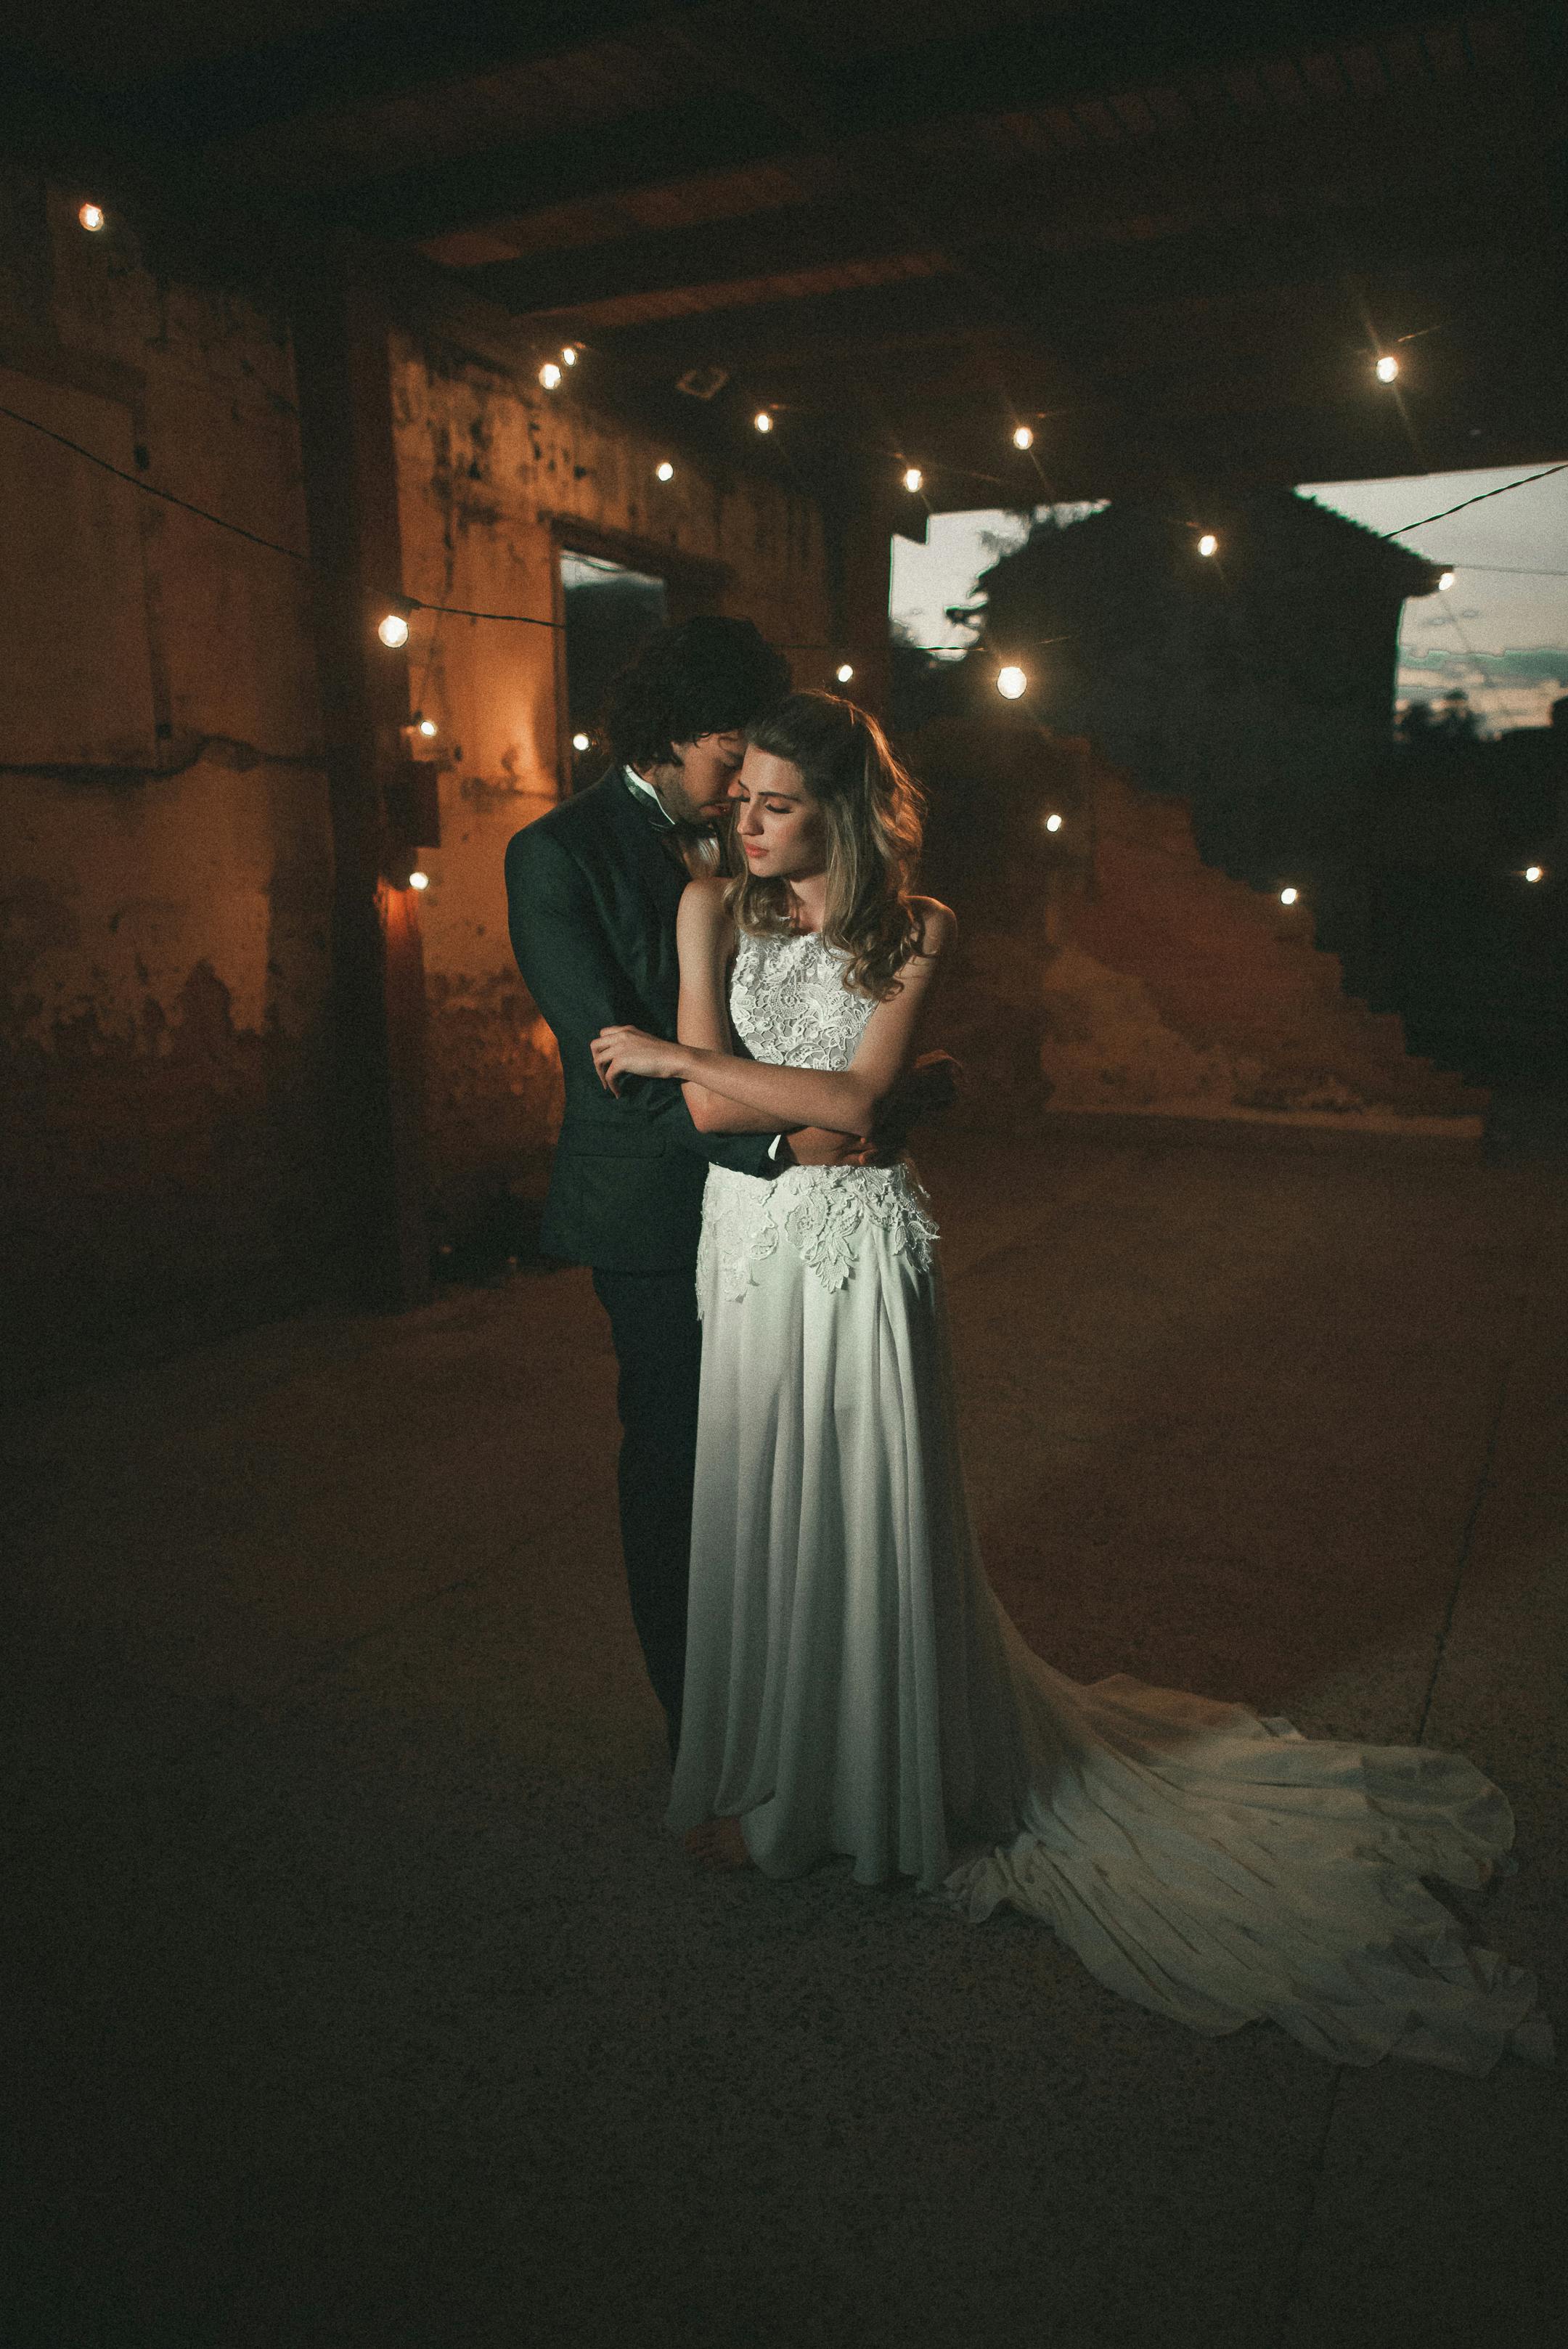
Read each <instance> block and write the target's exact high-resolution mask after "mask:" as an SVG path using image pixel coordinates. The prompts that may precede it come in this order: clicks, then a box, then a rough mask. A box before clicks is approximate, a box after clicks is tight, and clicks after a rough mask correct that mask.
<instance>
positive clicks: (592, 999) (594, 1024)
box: [506, 824, 779, 1174]
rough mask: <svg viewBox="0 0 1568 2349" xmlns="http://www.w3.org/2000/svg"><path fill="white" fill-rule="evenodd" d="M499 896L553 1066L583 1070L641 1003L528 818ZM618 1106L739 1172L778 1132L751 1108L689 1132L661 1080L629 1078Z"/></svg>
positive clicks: (588, 908)
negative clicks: (632, 1081)
mask: <svg viewBox="0 0 1568 2349" xmlns="http://www.w3.org/2000/svg"><path fill="white" fill-rule="evenodd" d="M506 895H507V905H508V912H509V918H510V922H511V929H512V943H513V947H514V951H515V953H516V957H517V963H518V968H520V969H521V971H522V973H523V977H524V980H525V981H526V982H527V986H528V991H529V993H530V994H531V995H532V996H533V998H534V1000H535V1003H537V1005H538V1006H539V1009H540V1010H541V1011H542V1012H543V1013H544V1015H545V1019H546V1020H547V1021H548V1023H549V1025H550V1027H551V1028H552V1029H553V1030H554V1031H555V1035H556V1042H557V1043H558V1044H559V1046H560V1048H561V1059H562V1062H563V1065H564V1066H566V1067H567V1068H568V1070H571V1069H581V1070H584V1071H585V1072H586V1070H587V1067H589V1066H591V1065H592V1063H591V1061H590V1058H589V1054H590V1048H591V1045H592V1041H593V1039H594V1038H595V1037H596V1036H597V1034H598V1032H599V1030H600V1029H602V1028H604V1027H606V1026H607V1025H608V1024H609V1023H610V1022H612V1021H618V1020H628V1019H636V1018H637V1017H638V1016H639V1012H640V1011H641V1009H642V1007H641V1005H640V1004H639V1000H638V998H637V996H636V993H635V991H634V989H633V988H632V985H631V982H630V980H629V979H628V977H627V974H626V973H625V971H624V970H622V969H621V968H620V966H619V964H618V962H617V960H616V958H615V957H614V956H613V954H612V953H611V951H610V948H609V942H608V940H607V936H606V935H605V931H604V926H603V923H602V921H601V919H600V916H599V915H598V912H597V907H596V905H595V904H594V901H593V897H592V895H591V893H590V891H589V889H588V886H587V881H586V878H585V876H584V874H583V873H582V870H581V868H580V867H579V866H578V864H576V860H575V859H574V858H573V857H572V856H571V855H569V854H567V853H566V850H565V849H563V848H562V847H561V845H560V844H559V843H558V842H556V841H555V840H554V839H552V838H551V837H550V835H549V834H548V833H546V832H545V831H544V830H543V829H542V828H540V827H537V826H535V825H532V824H531V825H529V826H528V828H527V829H526V830H525V831H524V832H520V833H517V834H516V836H515V837H514V840H513V841H512V842H511V843H510V845H509V847H508V849H507V852H506ZM633 1096H635V1098H634V1097H633ZM605 1107H606V1109H609V1107H610V1104H609V1103H608V1102H605ZM615 1113H616V1112H612V1115H613V1114H615ZM621 1113H622V1114H628V1115H632V1116H635V1117H637V1118H639V1120H642V1121H645V1122H646V1123H648V1124H649V1126H650V1127H651V1128H652V1129H653V1130H654V1131H655V1132H657V1133H661V1134H663V1135H665V1136H666V1137H667V1138H668V1140H669V1141H670V1143H674V1144H676V1145H677V1146H679V1147H680V1148H683V1149H687V1150H692V1151H695V1152H696V1153H697V1154H699V1155H700V1156H701V1157H703V1158H707V1159H711V1160H717V1161H718V1162H719V1163H720V1164H722V1165H726V1166H732V1167H735V1168H738V1169H739V1170H740V1171H741V1172H742V1173H744V1174H763V1173H765V1172H767V1171H769V1157H768V1152H769V1149H770V1147H771V1137H772V1136H773V1135H774V1134H776V1133H777V1132H778V1131H779V1122H778V1120H777V1119H776V1118H775V1119H772V1120H770V1119H766V1118H762V1117H756V1118H751V1119H748V1120H746V1121H745V1122H744V1123H737V1124H736V1125H734V1126H732V1127H731V1128H729V1129H728V1131H727V1133H719V1132H717V1131H715V1132H714V1133H711V1134H708V1133H699V1132H697V1130H696V1129H695V1128H694V1126H693V1123H692V1121H691V1116H690V1115H689V1113H688V1111H687V1108H686V1104H685V1102H683V1101H682V1099H681V1096H680V1090H679V1088H678V1087H677V1086H676V1085H674V1084H671V1083H664V1084H660V1083H657V1082H655V1083H649V1084H643V1085H638V1086H635V1087H633V1089H632V1093H631V1094H628V1097H627V1099H626V1102H625V1104H624V1110H623V1112H621Z"/></svg>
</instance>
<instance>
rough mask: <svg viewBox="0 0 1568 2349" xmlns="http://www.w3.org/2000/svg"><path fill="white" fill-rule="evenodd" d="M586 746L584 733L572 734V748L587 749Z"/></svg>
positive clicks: (586, 741) (586, 739) (586, 740)
mask: <svg viewBox="0 0 1568 2349" xmlns="http://www.w3.org/2000/svg"><path fill="white" fill-rule="evenodd" d="M587 747H588V738H587V735H586V734H574V735H573V737H572V748H573V750H587Z"/></svg>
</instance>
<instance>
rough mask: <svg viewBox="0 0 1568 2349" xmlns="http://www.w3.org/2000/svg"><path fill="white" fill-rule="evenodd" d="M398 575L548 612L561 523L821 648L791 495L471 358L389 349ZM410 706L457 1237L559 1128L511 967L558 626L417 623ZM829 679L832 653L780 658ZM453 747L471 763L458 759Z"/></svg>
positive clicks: (550, 767)
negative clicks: (431, 767)
mask: <svg viewBox="0 0 1568 2349" xmlns="http://www.w3.org/2000/svg"><path fill="white" fill-rule="evenodd" d="M393 382H394V389H395V398H396V416H397V439H398V467H399V477H400V491H401V514H400V519H401V525H402V539H403V575H404V584H405V585H406V586H407V588H408V590H409V592H410V595H418V596H420V597H421V598H422V599H423V600H424V601H426V602H428V603H432V604H433V603H444V604H453V605H465V606H468V607H470V608H471V609H473V610H478V611H489V612H519V613H524V614H528V615H532V616H537V617H539V618H542V619H545V620H549V619H552V618H554V617H555V616H556V605H555V595H554V590H555V577H554V574H555V565H556V560H557V543H558V541H557V536H556V531H555V529H554V527H553V518H562V519H563V520H566V521H567V522H568V523H569V522H570V521H574V520H575V521H576V523H580V524H583V525H586V526H587V528H588V529H590V530H593V531H602V532H606V533H616V534H618V536H622V537H626V538H629V539H632V540H635V541H637V542H639V543H641V544H643V545H645V546H646V547H647V548H648V550H649V554H648V561H649V565H650V566H651V567H656V566H657V564H658V563H659V559H660V556H661V554H662V555H663V556H664V557H666V558H675V559H676V560H679V558H680V557H681V556H685V557H687V558H695V559H697V560H698V561H699V562H703V563H708V564H722V565H723V566H724V567H725V569H726V570H727V572H728V573H729V574H730V584H729V585H727V586H722V587H721V588H719V589H718V590H717V592H716V593H715V594H714V595H713V597H712V598H711V602H710V605H709V608H713V609H720V610H731V611H734V612H739V613H743V614H745V615H746V616H749V617H751V618H752V619H754V620H755V621H756V623H757V625H758V626H759V627H760V628H761V629H762V630H763V634H764V635H765V636H769V637H771V638H772V639H773V640H774V642H775V643H778V644H782V645H792V646H808V647H825V646H826V643H827V640H828V636H829V633H830V627H829V617H828V586H827V566H826V555H825V552H824V546H823V536H822V526H821V521H820V516H819V514H818V512H817V509H816V508H815V506H814V505H813V504H811V503H810V502H808V501H806V500H805V499H803V498H800V497H796V496H793V495H791V494H790V493H789V492H786V491H785V490H784V489H783V488H781V487H778V486H776V485H774V484H772V483H770V482H768V481H759V480H756V479H754V478H752V477H749V476H742V475H739V474H732V475H727V474H726V473H725V472H724V471H723V470H722V469H720V468H716V467H714V466H711V465H703V466H701V467H699V466H698V465H696V464H695V463H689V462H685V461H682V462H681V463H680V464H679V465H678V467H677V471H676V476H675V479H674V480H673V481H670V482H669V483H660V482H659V481H656V480H655V478H654V468H655V466H656V465H657V463H658V462H659V459H660V457H661V456H663V455H664V454H665V450H664V449H663V447H662V446H661V445H659V444H658V443H656V442H655V441H654V440H652V439H651V438H649V437H648V436H647V435H645V434H643V433H641V432H639V430H638V429H636V428H633V427H628V426H625V425H622V424H620V423H618V422H617V423H610V422H608V421H607V420H606V419H603V418H602V417H597V416H596V414H595V413H594V411H593V409H592V408H591V405H590V398H591V389H590V387H588V386H587V385H586V384H584V385H582V386H579V385H578V384H576V382H574V381H571V380H568V383H567V385H566V388H565V391H564V392H563V394H562V395H560V396H558V397H556V398H551V397H550V396H549V395H547V394H545V392H543V391H542V390H540V389H538V388H536V387H535V385H534V384H533V383H532V382H531V381H529V380H527V379H524V380H523V381H521V382H518V381H514V380H513V379H510V378H506V377H504V376H502V375H501V374H500V373H499V372H497V371H495V370H493V369H491V368H488V367H482V366H480V365H478V364H474V363H470V362H464V361H462V360H459V359H458V358H456V357H452V356H450V355H445V354H442V353H441V352H437V351H431V350H427V349H423V348H421V347H419V346H417V345H416V344H415V343H414V342H412V341H411V340H410V339H407V338H402V337H400V338H397V339H396V341H395V343H394V372H393ZM409 653H410V693H411V695H412V698H413V701H414V704H415V705H416V706H417V707H418V708H420V709H422V710H423V711H424V712H425V714H426V715H427V716H429V717H431V718H432V719H434V720H435V721H436V722H437V724H438V725H439V727H440V729H441V732H440V734H439V736H438V738H437V740H438V743H439V745H440V746H441V750H442V751H443V753H444V763H443V766H442V771H441V782H440V789H441V846H440V848H439V849H432V850H430V851H429V852H428V853H426V854H424V855H422V856H421V864H423V865H424V867H425V868H426V870H427V871H428V872H429V874H430V876H431V880H430V886H429V888H428V889H427V890H426V891H425V892H424V895H423V897H422V900H421V930H422V936H423V940H424V956H425V973H426V991H427V1001H428V1004H429V1017H430V1050H429V1063H428V1066H429V1098H430V1146H431V1180H432V1185H433V1189H434V1195H435V1203H436V1209H437V1218H438V1228H440V1229H444V1230H445V1231H447V1232H449V1233H457V1234H461V1232H462V1228H463V1226H464V1225H465V1223H466V1222H467V1221H469V1220H470V1219H471V1218H472V1216H474V1215H475V1213H476V1212H478V1211H479V1210H480V1209H481V1207H482V1206H483V1203H484V1202H486V1201H487V1200H490V1199H493V1197H494V1196H495V1195H497V1193H498V1192H500V1191H502V1190H511V1191H513V1192H514V1193H515V1192H521V1193H524V1194H525V1195H535V1196H536V1195H539V1194H540V1193H541V1192H542V1190H543V1186H544V1182H545V1172H546V1168H547V1164H548V1153H549V1145H550V1143H552V1142H553V1140H554V1137H555V1133H556V1127H557V1125H558V1123H559V1116H560V1070H559V1063H558V1061H557V1059H556V1050H555V1043H554V1040H553V1038H552V1037H551V1035H550V1032H549V1030H548V1029H547V1028H546V1027H545V1024H544V1022H543V1020H542V1019H540V1017H539V1014H538V1011H537V1009H536V1008H535V1005H534V1003H533V1002H532V1000H531V999H530V998H529V996H528V994H527V992H526V990H525V988H524V986H523V982H522V979H521V978H520V977H519V975H518V971H517V967H516V964H515V962H514V959H513V955H512V949H511V945H510V942H509V940H508V937H507V931H506V901H505V890H504V885H503V857H504V852H505V847H506V843H507V841H508V840H509V839H510V838H511V836H512V834H513V833H514V832H516V831H517V830H519V829H520V827H521V826H523V825H524V824H526V823H532V822H533V821H534V819H535V817H537V816H539V815H541V814H543V813H544V812H545V810H546V809H547V808H549V807H552V806H554V804H555V803H556V799H557V797H558V796H559V795H560V792H561V791H562V790H563V788H565V787H566V786H565V784H564V781H563V778H562V777H561V775H560V772H559V752H558V740H557V731H556V675H557V667H556V663H557V647H556V643H555V640H554V636H553V634H552V631H551V630H550V629H548V628H543V627H531V626H518V625H514V624H509V623H505V622H501V621H483V620H480V621H472V620H454V619H450V618H443V619H441V620H440V621H439V622H438V620H437V619H436V617H435V616H432V615H431V614H430V613H428V612H420V613H416V614H415V615H414V616H413V618H412V621H411V623H410V642H409ZM791 658H792V661H793V664H794V673H795V678H796V681H797V682H798V683H800V684H802V685H821V684H825V683H826V682H827V679H828V675H829V671H830V656H829V655H828V653H827V652H826V651H825V650H824V651H807V652H799V653H794V654H792V656H791ZM458 751H461V754H462V755H461V757H457V756H456V755H455V753H457V752H458Z"/></svg>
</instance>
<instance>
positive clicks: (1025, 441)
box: [1012, 424, 1034, 449]
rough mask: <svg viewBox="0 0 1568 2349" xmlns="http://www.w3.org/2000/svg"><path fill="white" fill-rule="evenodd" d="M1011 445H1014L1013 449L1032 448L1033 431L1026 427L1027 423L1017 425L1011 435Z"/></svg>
mask: <svg viewBox="0 0 1568 2349" xmlns="http://www.w3.org/2000/svg"><path fill="white" fill-rule="evenodd" d="M1012 445H1013V447H1014V448H1015V449H1033V446H1034V435H1033V432H1032V431H1031V430H1030V429H1029V427H1028V425H1027V424H1021V425H1020V426H1019V427H1018V429H1017V430H1016V431H1015V432H1014V434H1013V436H1012Z"/></svg>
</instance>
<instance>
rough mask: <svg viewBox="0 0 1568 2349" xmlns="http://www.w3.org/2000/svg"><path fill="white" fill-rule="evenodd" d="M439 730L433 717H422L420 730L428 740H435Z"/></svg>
mask: <svg viewBox="0 0 1568 2349" xmlns="http://www.w3.org/2000/svg"><path fill="white" fill-rule="evenodd" d="M437 731H438V729H437V726H436V722H435V719H433V718H421V719H420V732H421V734H422V735H423V736H424V738H425V740H426V741H427V742H433V741H434V740H435V738H436V734H437Z"/></svg>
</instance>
